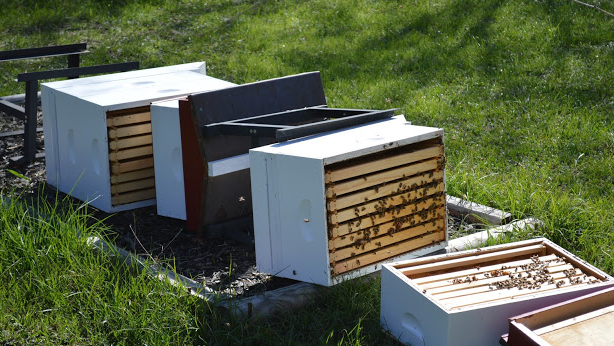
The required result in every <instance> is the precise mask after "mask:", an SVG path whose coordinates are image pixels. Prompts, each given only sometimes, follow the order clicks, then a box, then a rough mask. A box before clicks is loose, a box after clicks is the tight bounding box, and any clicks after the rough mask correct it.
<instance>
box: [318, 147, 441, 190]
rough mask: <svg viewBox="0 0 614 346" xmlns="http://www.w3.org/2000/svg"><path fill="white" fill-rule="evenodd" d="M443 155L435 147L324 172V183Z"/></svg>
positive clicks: (439, 148) (438, 148) (439, 149)
mask: <svg viewBox="0 0 614 346" xmlns="http://www.w3.org/2000/svg"><path fill="white" fill-rule="evenodd" d="M442 155H443V146H442V145H437V146H434V147H431V148H426V149H422V150H418V151H414V152H410V153H403V154H399V155H395V156H390V157H385V158H381V159H376V160H372V161H368V162H365V163H360V164H357V165H354V166H349V167H344V168H341V169H337V170H332V171H327V172H326V183H327V184H328V183H332V182H336V181H340V180H345V179H351V178H354V177H358V176H361V175H365V174H370V173H373V172H377V171H383V170H385V169H389V168H393V167H398V166H404V165H407V164H409V163H413V162H417V161H422V160H426V159H430V158H433V157H438V156H442Z"/></svg>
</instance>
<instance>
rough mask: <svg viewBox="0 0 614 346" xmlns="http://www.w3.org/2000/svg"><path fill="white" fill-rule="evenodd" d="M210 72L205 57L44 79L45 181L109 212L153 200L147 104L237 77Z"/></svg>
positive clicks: (204, 89)
mask: <svg viewBox="0 0 614 346" xmlns="http://www.w3.org/2000/svg"><path fill="white" fill-rule="evenodd" d="M204 72H205V71H204V63H202V62H200V63H191V64H183V65H176V66H168V67H161V68H154V69H148V70H139V71H130V72H124V73H116V74H111V75H103V76H94V77H87V78H79V79H71V80H66V81H58V82H50V83H43V84H42V85H41V94H42V96H41V99H42V107H43V118H44V119H43V127H44V132H45V156H46V170H47V183H49V184H51V185H53V186H56V187H57V188H58V189H59V190H60V191H62V192H65V193H68V194H71V195H72V196H74V197H76V198H78V199H81V200H83V201H88V202H89V203H90V204H91V205H93V206H94V207H96V208H98V209H101V210H103V211H105V212H115V211H120V210H127V209H133V208H137V207H142V206H146V205H152V204H154V203H155V188H154V187H155V178H154V170H153V167H154V162H153V161H154V160H153V150H152V136H151V120H150V112H149V105H150V103H151V102H152V101H155V100H161V99H168V98H172V97H177V96H181V95H187V94H189V93H192V92H200V91H206V90H211V89H216V88H218V89H219V88H224V87H227V86H231V85H232V84H231V83H228V82H224V81H221V80H218V79H215V78H212V77H208V76H206V75H205V73H204ZM152 183H153V184H154V185H152Z"/></svg>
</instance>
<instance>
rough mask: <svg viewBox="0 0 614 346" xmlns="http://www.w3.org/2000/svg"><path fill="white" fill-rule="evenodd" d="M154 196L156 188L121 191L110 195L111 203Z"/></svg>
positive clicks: (128, 201)
mask: <svg viewBox="0 0 614 346" xmlns="http://www.w3.org/2000/svg"><path fill="white" fill-rule="evenodd" d="M153 198H156V189H148V190H140V191H135V192H128V193H122V194H118V195H115V196H112V197H111V202H112V204H113V205H114V206H115V205H121V204H128V203H132V202H138V201H145V200H148V199H153Z"/></svg>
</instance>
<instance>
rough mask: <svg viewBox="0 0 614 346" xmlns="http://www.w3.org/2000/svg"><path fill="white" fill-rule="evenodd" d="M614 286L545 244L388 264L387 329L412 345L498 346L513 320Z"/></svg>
mask: <svg viewBox="0 0 614 346" xmlns="http://www.w3.org/2000/svg"><path fill="white" fill-rule="evenodd" d="M611 280H612V278H611V277H609V276H608V275H606V274H605V273H603V272H601V271H600V270H598V269H597V268H594V267H592V266H591V265H589V264H588V263H586V262H584V261H582V260H581V259H579V258H577V257H575V256H574V255H573V254H571V253H569V252H567V251H565V250H564V249H562V248H560V247H559V246H557V245H556V244H554V243H552V242H550V241H548V240H546V239H543V238H540V239H534V240H530V241H524V242H518V243H511V244H505V245H500V246H494V247H489V248H483V249H477V250H471V251H464V252H459V253H455V254H449V255H441V256H433V257H430V258H423V259H419V260H412V261H406V262H399V263H395V264H387V265H385V266H384V268H383V269H382V305H381V323H382V326H383V327H384V328H386V329H388V330H390V332H391V333H392V334H393V335H394V336H395V337H397V338H399V340H400V341H402V342H410V343H411V344H412V345H493V344H496V342H497V341H498V339H499V337H500V336H501V334H503V333H505V331H506V330H507V322H508V318H509V317H511V316H514V315H517V314H520V313H523V312H527V311H530V310H534V309H536V308H540V307H544V306H547V305H551V304H555V303H558V302H560V301H563V300H567V299H571V298H574V297H577V296H580V295H583V294H586V293H590V292H593V291H595V290H598V289H600V288H602V287H603V286H605V285H611Z"/></svg>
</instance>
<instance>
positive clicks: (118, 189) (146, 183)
mask: <svg viewBox="0 0 614 346" xmlns="http://www.w3.org/2000/svg"><path fill="white" fill-rule="evenodd" d="M155 185H156V182H155V180H154V178H149V179H142V180H135V181H130V182H127V183H121V184H115V185H111V193H112V194H116V193H124V192H129V191H136V190H142V189H146V188H149V187H155Z"/></svg>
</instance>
